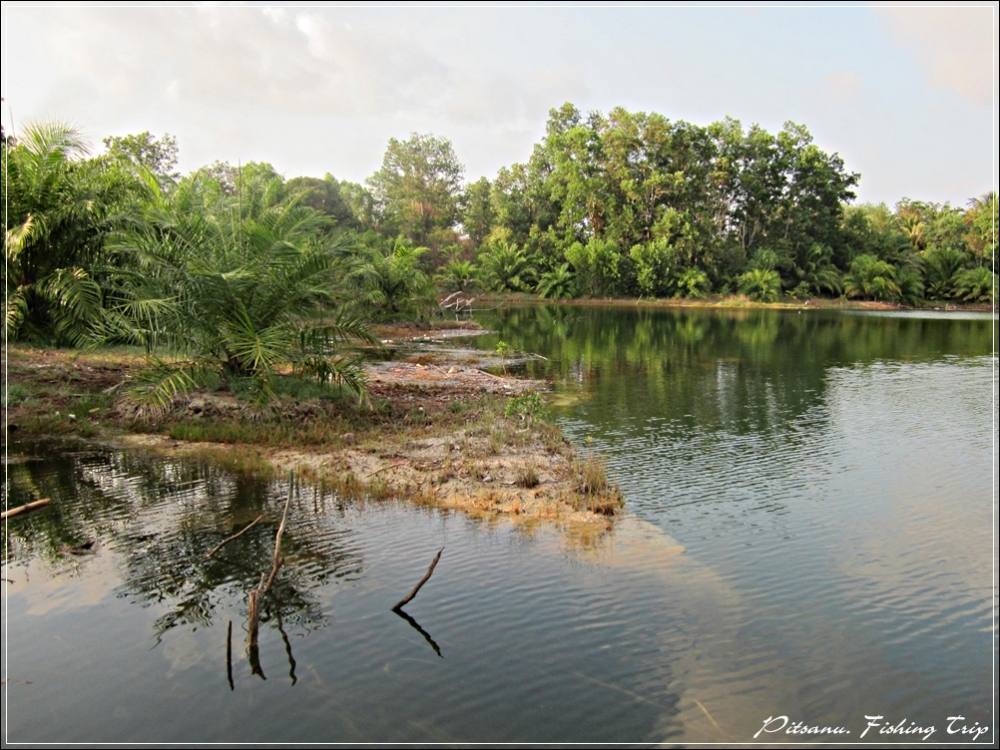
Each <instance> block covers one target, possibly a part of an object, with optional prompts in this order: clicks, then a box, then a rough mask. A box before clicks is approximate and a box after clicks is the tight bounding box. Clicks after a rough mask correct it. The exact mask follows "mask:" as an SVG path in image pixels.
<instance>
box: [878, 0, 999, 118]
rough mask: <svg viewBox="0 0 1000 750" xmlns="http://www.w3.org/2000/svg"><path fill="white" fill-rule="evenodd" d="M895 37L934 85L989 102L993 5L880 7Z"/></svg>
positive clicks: (993, 56) (993, 54) (993, 64)
mask: <svg viewBox="0 0 1000 750" xmlns="http://www.w3.org/2000/svg"><path fill="white" fill-rule="evenodd" d="M876 12H877V13H878V14H879V15H880V16H881V17H882V18H883V20H884V21H885V23H886V24H887V25H888V26H889V29H890V30H891V32H892V33H893V35H894V36H895V37H896V38H897V39H898V40H899V41H900V42H901V43H902V44H903V45H905V46H907V47H909V48H911V49H912V50H913V51H914V52H915V53H916V54H917V57H918V59H919V60H920V63H921V64H922V65H923V67H924V68H925V69H926V71H927V73H928V75H929V76H930V78H931V81H933V83H934V84H935V85H937V86H941V87H944V88H947V89H950V90H952V91H954V92H956V93H958V94H960V95H961V96H963V97H965V98H966V99H968V100H969V101H971V102H973V103H975V104H978V105H989V104H990V103H992V102H993V91H994V84H995V81H994V77H993V76H994V71H995V68H996V49H995V46H994V34H995V32H996V22H997V18H996V14H995V6H993V5H992V4H991V5H981V6H962V7H940V6H939V7H919V6H918V7H913V6H908V7H902V6H891V5H889V6H879V7H877V8H876Z"/></svg>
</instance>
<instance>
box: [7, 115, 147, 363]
mask: <svg viewBox="0 0 1000 750" xmlns="http://www.w3.org/2000/svg"><path fill="white" fill-rule="evenodd" d="M86 153H87V146H86V144H85V143H84V141H83V140H82V138H81V137H80V135H79V133H78V132H77V131H76V130H75V129H73V128H72V127H70V126H69V125H66V124H64V123H58V122H49V123H34V124H29V125H28V126H27V127H26V128H25V129H24V131H23V133H22V134H21V137H20V138H19V141H18V145H17V146H15V147H13V148H9V150H7V149H5V152H4V159H5V162H6V163H5V165H4V193H5V195H6V198H7V204H6V205H5V211H6V212H7V213H6V216H5V217H4V218H5V222H6V224H7V226H8V227H9V228H8V230H7V233H6V237H5V241H4V250H5V254H6V261H7V272H6V275H5V279H4V281H5V306H4V327H5V330H6V333H7V335H8V336H11V337H20V338H34V339H40V340H46V341H52V342H55V343H73V344H79V343H82V342H84V341H85V340H87V339H88V338H89V337H90V336H91V334H92V332H93V326H94V325H95V323H96V321H97V319H98V317H99V314H100V309H101V286H100V283H99V280H98V279H96V278H95V270H96V269H97V268H98V266H99V264H100V260H101V254H102V245H103V241H104V236H105V234H106V233H107V231H108V229H109V228H110V227H111V217H113V216H114V215H115V214H116V213H118V212H119V211H121V210H123V209H124V208H125V207H126V206H128V205H129V204H130V203H131V202H132V201H133V200H135V199H136V198H137V197H138V196H139V195H140V194H142V193H143V191H144V190H145V189H146V188H147V187H148V185H147V184H146V183H144V182H143V181H142V180H140V179H139V178H138V177H137V176H136V175H135V174H134V173H133V172H132V171H131V170H126V169H123V168H122V165H121V164H120V163H119V162H117V161H115V160H109V159H85V158H84V157H85V156H86Z"/></svg>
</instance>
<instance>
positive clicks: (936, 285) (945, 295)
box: [921, 246, 965, 299]
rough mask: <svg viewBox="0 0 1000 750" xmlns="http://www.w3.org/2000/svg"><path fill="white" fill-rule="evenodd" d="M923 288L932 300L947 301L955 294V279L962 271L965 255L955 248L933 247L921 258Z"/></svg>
mask: <svg viewBox="0 0 1000 750" xmlns="http://www.w3.org/2000/svg"><path fill="white" fill-rule="evenodd" d="M921 261H922V265H923V269H924V287H925V289H926V292H927V294H928V296H929V297H931V298H932V299H949V298H951V297H953V296H955V295H954V292H955V277H956V276H957V275H958V273H959V271H961V270H962V265H963V263H964V261H965V254H964V253H963V252H962V251H961V250H958V249H956V248H953V247H948V246H935V247H931V248H928V249H927V250H925V251H924V252H923V254H922V256H921Z"/></svg>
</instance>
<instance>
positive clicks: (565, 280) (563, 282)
mask: <svg viewBox="0 0 1000 750" xmlns="http://www.w3.org/2000/svg"><path fill="white" fill-rule="evenodd" d="M535 291H537V292H538V294H539V295H541V296H542V297H544V298H545V299H567V298H569V297H572V296H573V295H574V294H575V293H576V278H575V277H574V276H573V272H572V271H571V270H570V268H569V264H568V263H560V264H559V265H558V266H556V267H555V268H553V269H552V270H551V271H546V272H545V273H543V274H542V275H541V277H540V278H539V279H538V286H537V287H536V290H535Z"/></svg>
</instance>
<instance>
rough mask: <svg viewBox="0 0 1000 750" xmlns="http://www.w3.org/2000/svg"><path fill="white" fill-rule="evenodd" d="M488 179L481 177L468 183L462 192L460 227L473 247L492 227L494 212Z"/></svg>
mask: <svg viewBox="0 0 1000 750" xmlns="http://www.w3.org/2000/svg"><path fill="white" fill-rule="evenodd" d="M491 193H492V189H491V186H490V181H489V180H487V179H486V178H485V177H482V178H480V179H478V180H476V181H475V182H473V183H471V184H469V185H468V186H467V187H466V188H465V191H464V192H463V193H462V198H461V201H460V203H461V213H462V227H463V228H464V229H465V233H466V235H468V237H469V240H470V241H471V242H472V244H473V246H474V247H479V245H481V244H482V242H483V240H485V239H486V238H487V236H489V233H490V231H491V230H492V229H493V222H494V219H495V212H494V210H493V202H492V197H491Z"/></svg>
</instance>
